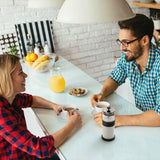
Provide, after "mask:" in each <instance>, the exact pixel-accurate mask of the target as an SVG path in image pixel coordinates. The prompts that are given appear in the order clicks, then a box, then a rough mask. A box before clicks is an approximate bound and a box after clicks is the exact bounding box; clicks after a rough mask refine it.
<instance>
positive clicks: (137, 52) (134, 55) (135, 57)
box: [123, 44, 143, 62]
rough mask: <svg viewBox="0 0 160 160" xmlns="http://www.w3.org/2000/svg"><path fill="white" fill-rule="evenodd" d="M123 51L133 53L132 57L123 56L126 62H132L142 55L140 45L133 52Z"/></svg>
mask: <svg viewBox="0 0 160 160" xmlns="http://www.w3.org/2000/svg"><path fill="white" fill-rule="evenodd" d="M123 51H124V52H130V53H134V54H133V55H129V56H127V55H125V60H126V61H127V62H130V61H134V60H136V59H137V58H139V57H140V56H141V55H142V54H143V48H142V47H141V46H140V44H139V46H137V49H134V50H133V51H130V50H123Z"/></svg>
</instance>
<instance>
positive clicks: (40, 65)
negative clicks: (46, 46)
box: [32, 60, 49, 70]
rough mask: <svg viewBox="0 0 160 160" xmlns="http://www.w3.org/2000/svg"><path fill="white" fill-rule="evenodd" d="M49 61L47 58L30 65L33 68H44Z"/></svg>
mask: <svg viewBox="0 0 160 160" xmlns="http://www.w3.org/2000/svg"><path fill="white" fill-rule="evenodd" d="M48 63H49V60H46V61H43V62H34V65H33V66H32V67H33V68H34V69H35V70H39V69H45V67H46V65H47V64H48Z"/></svg>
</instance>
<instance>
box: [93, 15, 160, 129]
mask: <svg viewBox="0 0 160 160" xmlns="http://www.w3.org/2000/svg"><path fill="white" fill-rule="evenodd" d="M118 24H119V27H120V32H119V39H117V42H118V44H120V50H121V51H122V55H121V58H120V60H119V61H118V64H117V66H116V67H115V69H114V70H113V71H112V72H111V73H110V75H109V77H108V78H107V79H106V81H105V84H104V86H103V88H102V90H101V92H100V93H99V94H96V95H93V96H92V97H91V104H92V106H93V107H94V105H95V103H97V102H98V101H102V100H103V99H104V98H105V97H106V96H108V95H109V94H111V93H112V92H114V91H115V90H116V89H117V87H118V86H119V85H121V84H122V83H124V82H125V80H126V78H128V79H129V80H130V85H131V88H132V92H133V95H134V97H135V104H136V107H138V108H139V109H141V110H142V111H143V113H142V114H139V115H116V116H115V126H116V127H118V126H160V50H159V49H158V48H156V46H155V45H153V44H152V43H151V39H152V36H153V30H154V26H153V21H152V20H151V19H149V18H148V17H146V16H145V15H142V14H136V16H135V17H134V18H132V19H129V20H124V21H119V22H118ZM94 120H95V121H96V123H97V124H98V125H100V126H102V113H98V114H95V115H94Z"/></svg>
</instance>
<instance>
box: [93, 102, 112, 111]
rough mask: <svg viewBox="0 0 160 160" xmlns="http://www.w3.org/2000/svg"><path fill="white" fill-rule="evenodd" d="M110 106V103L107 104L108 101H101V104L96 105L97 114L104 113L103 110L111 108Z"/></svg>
mask: <svg viewBox="0 0 160 160" xmlns="http://www.w3.org/2000/svg"><path fill="white" fill-rule="evenodd" d="M109 106H110V104H109V103H108V102H106V101H100V102H97V103H96V104H95V110H96V112H98V113H99V112H102V111H103V108H106V107H109Z"/></svg>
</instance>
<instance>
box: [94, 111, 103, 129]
mask: <svg viewBox="0 0 160 160" xmlns="http://www.w3.org/2000/svg"><path fill="white" fill-rule="evenodd" d="M93 118H94V120H95V122H96V123H97V124H98V125H99V126H101V127H102V112H100V113H97V114H95V115H94V116H93Z"/></svg>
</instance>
